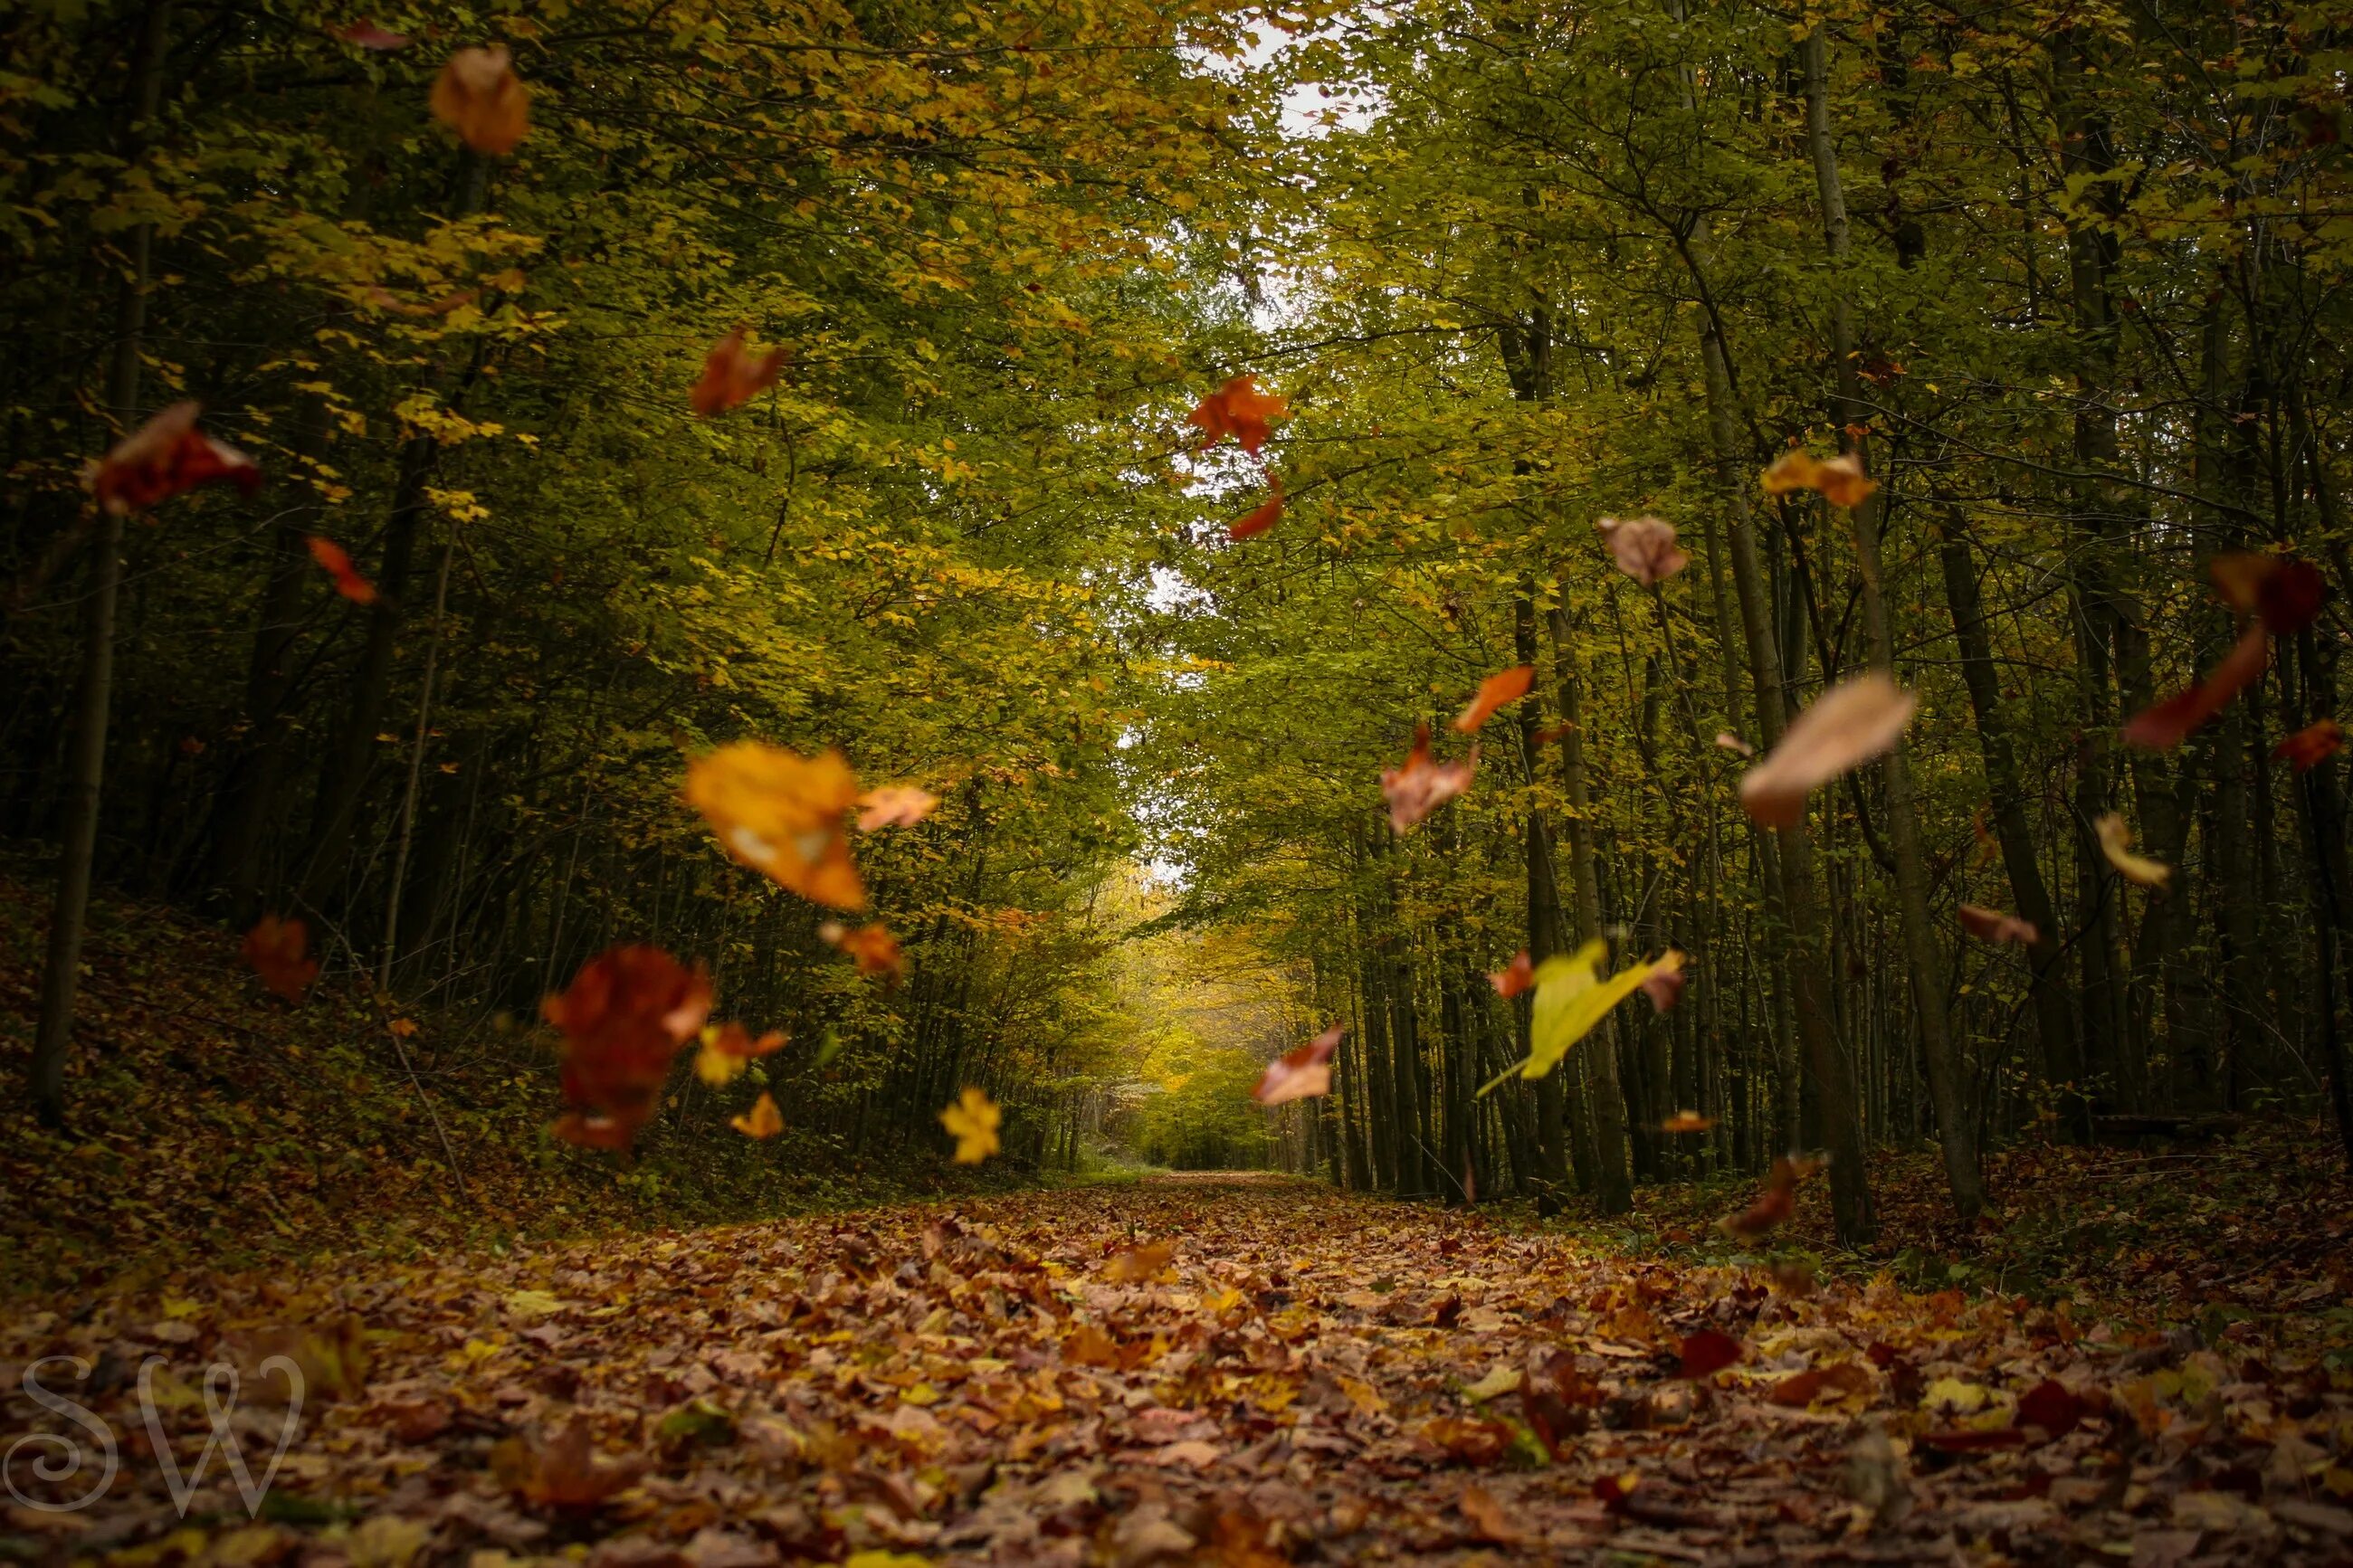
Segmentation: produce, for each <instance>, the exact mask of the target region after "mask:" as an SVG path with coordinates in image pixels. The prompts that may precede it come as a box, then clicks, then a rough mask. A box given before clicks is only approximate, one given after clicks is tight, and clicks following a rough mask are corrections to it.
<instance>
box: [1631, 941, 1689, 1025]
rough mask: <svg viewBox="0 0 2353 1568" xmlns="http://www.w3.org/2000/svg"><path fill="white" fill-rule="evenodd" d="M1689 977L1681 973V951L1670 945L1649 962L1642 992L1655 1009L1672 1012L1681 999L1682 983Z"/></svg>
mask: <svg viewBox="0 0 2353 1568" xmlns="http://www.w3.org/2000/svg"><path fill="white" fill-rule="evenodd" d="M1690 978H1691V976H1690V975H1688V974H1685V973H1683V953H1682V952H1680V951H1679V950H1677V949H1675V948H1672V947H1671V948H1669V949H1667V951H1666V952H1662V953H1661V954H1659V956H1658V958H1657V959H1656V960H1654V961H1653V962H1652V963H1651V973H1649V974H1648V975H1647V976H1645V977H1644V979H1643V981H1642V994H1643V995H1645V996H1648V997H1649V998H1650V999H1651V1007H1652V1008H1653V1009H1654V1010H1655V1011H1658V1012H1661V1013H1669V1012H1672V1011H1673V1010H1674V1005H1675V1004H1676V1003H1678V1002H1680V1001H1682V1000H1683V984H1684V983H1685V982H1686V981H1688V980H1689V979H1690Z"/></svg>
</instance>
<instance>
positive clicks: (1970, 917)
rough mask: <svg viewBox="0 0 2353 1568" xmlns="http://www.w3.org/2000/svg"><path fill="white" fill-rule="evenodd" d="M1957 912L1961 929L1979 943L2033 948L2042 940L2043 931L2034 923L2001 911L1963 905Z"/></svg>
mask: <svg viewBox="0 0 2353 1568" xmlns="http://www.w3.org/2000/svg"><path fill="white" fill-rule="evenodd" d="M1956 912H1957V914H1959V916H1960V919H1961V929H1962V930H1963V931H1967V932H1968V933H1969V934H1970V935H1971V936H1973V937H1976V938H1977V939H1978V941H1979V942H2019V943H2021V944H2022V945H2024V946H2028V947H2031V946H2033V945H2034V944H2035V943H2036V942H2041V941H2042V931H2038V930H2037V929H2035V924H2034V922H2033V921H2022V920H2020V919H2019V918H2018V917H2017V916H2016V915H2007V914H2004V913H2002V912H2001V911H2000V910H1989V909H1982V908H1980V907H1978V905H1976V904H1963V905H1961V906H1960V908H1959V910H1957V911H1956Z"/></svg>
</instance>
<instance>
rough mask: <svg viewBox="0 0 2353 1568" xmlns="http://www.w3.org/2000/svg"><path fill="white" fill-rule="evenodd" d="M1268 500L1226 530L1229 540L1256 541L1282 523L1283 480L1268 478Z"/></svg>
mask: <svg viewBox="0 0 2353 1568" xmlns="http://www.w3.org/2000/svg"><path fill="white" fill-rule="evenodd" d="M1266 486H1267V498H1266V500H1262V501H1261V502H1260V503H1259V504H1258V506H1257V507H1256V508H1254V509H1253V510H1251V511H1250V513H1249V514H1248V515H1247V516H1244V517H1239V518H1236V519H1235V520H1234V521H1233V522H1232V523H1231V524H1230V525H1229V527H1228V528H1227V529H1226V537H1227V538H1228V539H1256V538H1257V537H1258V536H1259V535H1260V534H1261V533H1264V532H1265V531H1267V530H1268V529H1270V528H1272V527H1273V526H1274V525H1275V524H1276V523H1278V522H1281V521H1282V479H1278V478H1277V477H1275V476H1274V475H1272V474H1269V475H1268V476H1267V477H1266Z"/></svg>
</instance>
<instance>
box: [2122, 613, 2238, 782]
mask: <svg viewBox="0 0 2353 1568" xmlns="http://www.w3.org/2000/svg"><path fill="white" fill-rule="evenodd" d="M2270 662H2271V638H2270V636H2269V634H2268V633H2266V632H2265V631H2264V629H2263V626H2261V625H2260V624H2258V625H2255V626H2249V627H2248V628H2247V629H2246V631H2245V633H2244V634H2243V635H2242V636H2241V637H2240V638H2239V640H2238V641H2237V642H2236V643H2234V644H2232V647H2231V651H2230V652H2229V653H2228V654H2226V655H2225V656H2224V657H2223V659H2222V662H2221V663H2220V664H2218V665H2216V666H2215V667H2214V670H2213V673H2212V674H2211V675H2209V676H2208V677H2207V678H2206V679H2203V680H2201V681H2200V682H2198V684H2196V685H2195V686H2192V687H2190V688H2189V689H2187V690H2184V691H2177V692H2175V693H2174V694H2173V695H2172V696H2170V697H2168V698H2167V699H2165V700H2163V701H2161V702H2157V703H2153V704H2151V705H2150V706H2149V707H2147V708H2144V709H2142V710H2140V711H2139V712H2138V713H2136V714H2135V715H2133V718H2132V721H2131V722H2130V723H2128V724H2126V726H2125V727H2124V731H2123V732H2124V738H2125V740H2126V741H2127V742H2130V743H2131V744H2133V745H2136V746H2147V747H2148V748H2149V749H2150V750H2152V751H2168V750H2170V749H2172V748H2173V747H2175V746H2178V745H2179V744H2181V742H2183V741H2184V740H2186V739H2188V737H2189V732H2190V731H2193V730H2195V729H2197V728H2198V727H2199V726H2200V725H2201V724H2203V723H2205V722H2206V721H2208V720H2209V719H2211V718H2213V717H2214V716H2215V715H2216V714H2217V713H2220V712H2221V711H2222V710H2223V709H2225V708H2227V707H2229V706H2230V704H2231V700H2232V698H2234V697H2236V696H2238V695H2239V693H2240V692H2242V691H2244V690H2245V689H2247V688H2248V687H2250V686H2253V684H2254V683H2255V682H2256V681H2258V680H2261V679H2263V669H2264V668H2265V666H2267V665H2268V664H2269V663H2270Z"/></svg>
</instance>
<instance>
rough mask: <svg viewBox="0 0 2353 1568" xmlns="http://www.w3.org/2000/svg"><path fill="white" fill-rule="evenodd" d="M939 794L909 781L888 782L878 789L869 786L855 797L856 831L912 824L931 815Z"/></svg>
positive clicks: (937, 802) (865, 831)
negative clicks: (899, 782) (905, 782)
mask: <svg viewBox="0 0 2353 1568" xmlns="http://www.w3.org/2000/svg"><path fill="white" fill-rule="evenodd" d="M939 804H940V797H939V796H938V795H934V794H933V793H932V792H931V791H929V790H927V789H917V788H915V787H914V786H913V784H888V785H885V786H884V787H883V788H881V789H870V790H868V791H867V792H866V793H865V794H864V795H860V796H859V797H858V805H859V812H858V831H859V832H860V833H873V832H876V831H878V830H880V829H881V828H885V827H913V826H915V824H917V823H919V822H921V821H923V818H925V817H927V816H931V815H932V811H933V808H934V807H935V806H937V805H939Z"/></svg>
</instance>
